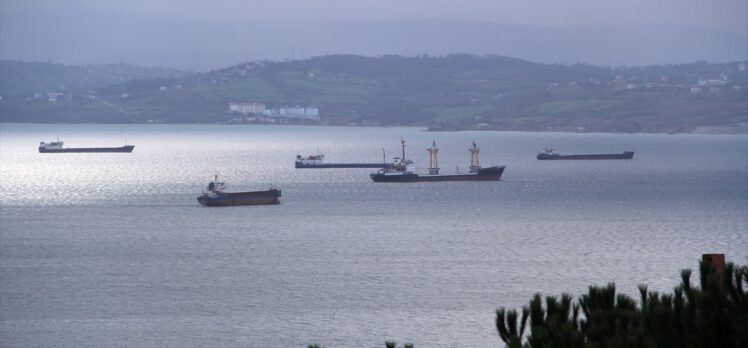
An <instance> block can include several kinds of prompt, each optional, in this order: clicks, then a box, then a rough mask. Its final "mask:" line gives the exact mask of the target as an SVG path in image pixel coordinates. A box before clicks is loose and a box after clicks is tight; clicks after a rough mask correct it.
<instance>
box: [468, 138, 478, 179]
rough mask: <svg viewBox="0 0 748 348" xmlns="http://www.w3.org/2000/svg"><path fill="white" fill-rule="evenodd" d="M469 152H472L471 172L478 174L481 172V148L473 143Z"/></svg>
mask: <svg viewBox="0 0 748 348" xmlns="http://www.w3.org/2000/svg"><path fill="white" fill-rule="evenodd" d="M468 150H469V151H470V172H471V173H477V172H478V170H480V158H479V157H480V148H478V146H477V145H475V142H473V146H471V147H470V148H469V149H468Z"/></svg>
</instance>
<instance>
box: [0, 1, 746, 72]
mask: <svg viewBox="0 0 748 348" xmlns="http://www.w3.org/2000/svg"><path fill="white" fill-rule="evenodd" d="M435 19H437V20H438V21H434V20H435ZM418 20H430V21H429V22H428V23H426V22H418ZM383 21H384V22H383ZM387 21H390V22H387ZM746 38H748V0H306V1H303V0H264V1H257V0H210V1H202V0H201V1H189V0H184V1H177V0H117V1H110V0H0V58H2V59H18V60H51V61H54V62H61V63H67V64H86V63H108V62H125V63H133V64H138V65H150V66H153V65H160V66H170V67H178V68H187V69H197V70H205V69H212V68H220V67H225V66H227V65H229V64H236V63H239V62H243V61H248V60H256V59H287V58H293V57H296V58H298V57H299V51H302V50H303V51H304V52H305V54H303V56H307V57H308V56H311V55H324V54H334V53H355V54H364V55H379V54H405V55H407V54H411V55H412V54H419V53H421V54H424V53H425V54H436V55H442V54H449V53H474V54H499V55H506V56H511V57H517V58H523V59H529V60H533V61H541V62H562V63H573V62H584V63H592V64H601V65H642V64H659V63H677V62H688V61H694V60H702V59H703V60H709V61H732V60H740V59H746V57H747V56H748V39H746Z"/></svg>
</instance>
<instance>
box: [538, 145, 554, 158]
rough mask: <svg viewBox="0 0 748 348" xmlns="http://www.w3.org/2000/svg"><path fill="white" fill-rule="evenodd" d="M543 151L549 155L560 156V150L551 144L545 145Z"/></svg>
mask: <svg viewBox="0 0 748 348" xmlns="http://www.w3.org/2000/svg"><path fill="white" fill-rule="evenodd" d="M541 153H543V154H546V155H548V156H558V152H557V151H556V149H555V148H553V147H550V146H546V147H544V148H543V151H541Z"/></svg>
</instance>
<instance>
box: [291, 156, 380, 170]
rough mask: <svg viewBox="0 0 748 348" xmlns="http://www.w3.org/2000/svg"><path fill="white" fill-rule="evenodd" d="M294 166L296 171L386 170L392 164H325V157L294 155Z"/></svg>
mask: <svg viewBox="0 0 748 348" xmlns="http://www.w3.org/2000/svg"><path fill="white" fill-rule="evenodd" d="M294 166H295V167H296V168H297V169H304V168H315V169H319V168H386V167H388V166H390V167H391V166H392V164H385V163H329V162H325V155H322V154H317V155H309V156H307V157H306V158H304V157H301V155H296V162H294Z"/></svg>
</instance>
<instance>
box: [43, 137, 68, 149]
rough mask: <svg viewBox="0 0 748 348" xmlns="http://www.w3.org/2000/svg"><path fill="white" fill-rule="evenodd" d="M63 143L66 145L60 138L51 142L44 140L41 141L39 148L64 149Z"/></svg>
mask: <svg viewBox="0 0 748 348" xmlns="http://www.w3.org/2000/svg"><path fill="white" fill-rule="evenodd" d="M62 145H65V142H64V141H60V140H59V139H57V141H53V142H51V143H45V142H43V141H41V142H39V148H42V149H46V150H62Z"/></svg>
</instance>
